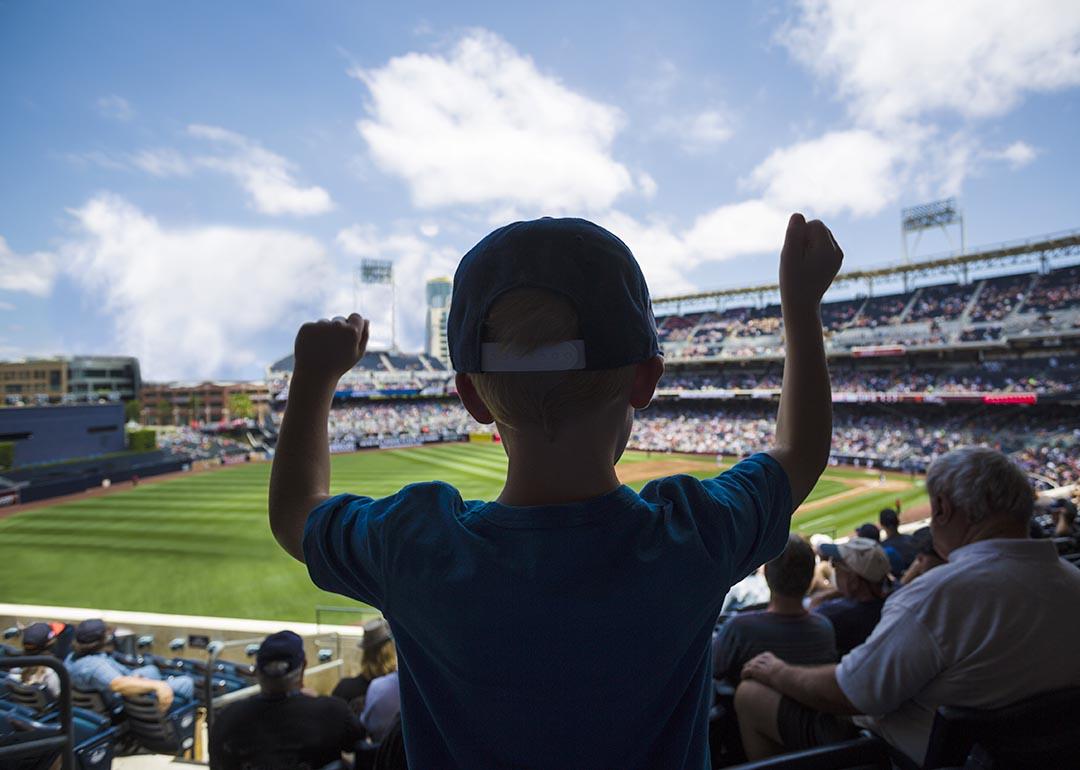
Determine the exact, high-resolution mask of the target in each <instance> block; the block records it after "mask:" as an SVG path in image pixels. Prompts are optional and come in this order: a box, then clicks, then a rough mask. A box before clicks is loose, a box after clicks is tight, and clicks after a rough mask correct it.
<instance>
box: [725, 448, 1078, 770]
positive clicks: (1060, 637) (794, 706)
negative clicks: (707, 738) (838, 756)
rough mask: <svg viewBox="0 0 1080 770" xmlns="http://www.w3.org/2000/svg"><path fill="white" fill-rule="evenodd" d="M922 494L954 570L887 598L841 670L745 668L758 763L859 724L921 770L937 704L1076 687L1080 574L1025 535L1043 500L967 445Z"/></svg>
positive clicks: (996, 702) (989, 705)
mask: <svg viewBox="0 0 1080 770" xmlns="http://www.w3.org/2000/svg"><path fill="white" fill-rule="evenodd" d="M926 491H927V494H928V496H929V497H930V530H931V533H932V536H933V543H934V548H935V549H936V552H937V553H938V554H940V556H941V557H943V558H944V559H945V560H946V563H945V564H942V565H941V566H939V567H935V568H934V569H932V570H930V571H928V572H926V573H924V574H923V575H922V576H921V577H919V578H918V579H917V580H915V581H913V582H911V583H909V584H908V585H907V586H905V587H904V588H903V589H902V590H900V591H894V592H893V593H891V594H890V595H889V599H888V601H887V602H886V603H885V609H884V610H883V612H882V614H881V621H880V622H879V623H878V625H877V627H876V628H875V629H874V632H873V633H872V634H871V635H870V638H869V639H867V640H866V641H865V642H864V643H863V644H861V645H859V646H858V647H856V648H855V649H854V650H852V651H851V652H849V653H848V654H847V655H845V656H844V657H843V658H842V659H841V660H840V663H839V664H837V665H835V666H832V665H827V666H793V665H789V664H787V663H784V662H783V661H781V660H779V659H778V658H777V657H776V656H775V655H771V654H769V653H763V654H762V655H759V656H758V657H756V658H754V659H753V660H751V661H750V662H749V663H747V664H746V666H745V667H744V668H743V674H742V675H743V682H742V684H741V685H740V686H739V689H738V690H737V691H736V693H735V708H736V711H737V712H738V715H739V729H740V732H741V734H742V738H743V746H744V747H745V748H746V753H747V755H748V756H749V757H750V758H751V759H760V758H762V757H765V756H768V755H771V754H776V753H779V752H781V751H784V750H792V749H803V748H810V747H812V746H820V745H824V744H826V743H832V742H835V741H837V740H842V739H844V738H851V737H855V736H856V735H857V734H858V729H859V728H860V727H861V728H868V729H870V730H872V731H873V732H875V733H876V734H877V735H879V736H881V737H882V738H884V739H885V740H886V741H887V742H888V743H889V744H891V745H892V746H893V747H895V748H896V749H899V750H900V751H901V752H903V753H904V754H906V755H907V757H908V758H909V759H910V760H911V761H912V762H913V763H914V764H915V765H918V766H920V767H921V766H922V765H923V763H924V762H925V759H926V750H927V747H928V744H929V740H930V735H931V732H932V730H933V727H934V714H935V712H936V710H937V708H938V707H939V706H959V707H967V708H978V709H989V710H996V709H1001V708H1003V707H1006V706H1010V705H1013V704H1017V703H1020V702H1022V701H1024V700H1026V699H1028V698H1030V697H1032V696H1035V695H1039V694H1043V693H1047V692H1051V691H1058V690H1067V689H1069V688H1075V687H1080V658H1078V657H1077V655H1076V639H1077V638H1078V637H1080V614H1078V613H1077V612H1076V608H1077V607H1080V571H1077V569H1076V568H1075V567H1074V566H1073V565H1071V564H1069V563H1067V562H1065V561H1064V560H1062V559H1061V558H1060V557H1059V556H1058V553H1057V548H1056V547H1055V545H1054V543H1052V542H1049V541H1046V540H1036V539H1031V538H1029V536H1028V527H1029V524H1030V520H1031V514H1032V508H1033V503H1034V495H1033V494H1032V489H1031V482H1030V481H1029V480H1028V478H1027V475H1026V474H1025V472H1024V471H1023V469H1021V468H1020V466H1019V465H1017V464H1016V463H1015V462H1014V461H1013V460H1012V459H1011V458H1010V457H1008V456H1006V455H1005V454H1003V453H1001V452H999V451H997V450H994V449H990V448H987V447H965V448H963V449H957V450H953V451H952V452H949V453H948V454H945V455H943V456H942V457H939V458H938V459H937V460H935V461H934V463H933V465H931V466H930V470H929V471H928V473H927V475H926ZM844 560H845V562H847V563H849V564H851V563H853V562H856V561H858V557H855V558H853V554H850V553H849V554H847V555H845V557H844ZM1033 586H1038V587H1043V588H1044V589H1045V588H1046V587H1048V586H1052V587H1053V589H1052V590H1032V587H1033ZM1015 738H1017V739H1018V740H1023V739H1025V738H1027V739H1029V740H1035V741H1037V740H1038V736H1036V737H1034V738H1033V737H1031V736H1027V735H1022V734H1018V735H1017V736H1015ZM1059 759H1060V762H1050V763H1048V765H1047V766H1048V767H1049V766H1053V767H1066V766H1068V767H1075V766H1076V762H1075V761H1073V760H1075V756H1073V755H1070V754H1068V752H1066V753H1065V754H1062V755H1060V756H1059ZM958 764H963V760H960V762H958ZM970 764H971V762H970V758H969V762H968V765H970ZM975 764H981V763H979V762H975ZM1005 764H1009V766H1012V765H1011V764H1010V763H1008V762H1006V763H1005Z"/></svg>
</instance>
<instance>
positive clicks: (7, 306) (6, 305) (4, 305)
mask: <svg viewBox="0 0 1080 770" xmlns="http://www.w3.org/2000/svg"><path fill="white" fill-rule="evenodd" d="M14 309H15V305H13V304H12V303H10V302H4V301H2V300H0V310H14Z"/></svg>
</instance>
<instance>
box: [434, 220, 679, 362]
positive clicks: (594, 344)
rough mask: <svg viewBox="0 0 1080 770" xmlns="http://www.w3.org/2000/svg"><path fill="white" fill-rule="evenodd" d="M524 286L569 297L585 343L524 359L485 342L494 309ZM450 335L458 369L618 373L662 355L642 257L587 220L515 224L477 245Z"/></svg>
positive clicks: (463, 268) (463, 269) (463, 276)
mask: <svg viewBox="0 0 1080 770" xmlns="http://www.w3.org/2000/svg"><path fill="white" fill-rule="evenodd" d="M522 288H535V289H546V290H548V291H552V292H555V293H557V294H560V295H562V296H563V297H565V298H566V299H567V300H568V301H569V302H570V303H571V304H572V305H573V306H574V309H575V310H576V311H577V314H578V324H579V326H580V329H581V339H580V340H569V341H566V342H562V343H558V344H555V345H550V346H546V347H545V348H541V349H540V350H539V351H535V352H533V353H527V354H523V355H512V354H509V353H508V352H507V351H505V350H503V349H502V348H501V347H500V346H497V345H493V344H492V343H485V342H484V338H483V337H484V321H485V319H486V318H487V315H488V312H489V311H490V310H491V306H492V304H494V302H495V301H496V300H497V299H498V298H499V297H500V296H502V295H503V294H505V293H506V292H508V291H511V290H513V289H522ZM446 332H447V342H448V343H449V347H450V360H451V362H452V363H453V366H454V369H455V370H456V371H459V372H495V371H501V372H522V371H566V370H570V369H614V368H616V367H620V366H627V365H629V364H636V363H641V362H642V361H646V360H648V359H650V358H652V357H653V356H655V355H658V354H659V353H660V343H659V341H658V340H657V336H656V319H655V318H654V317H653V312H652V304H651V302H650V300H649V288H648V286H646V284H645V277H644V276H643V275H642V274H641V268H640V267H639V266H638V263H637V260H635V259H634V255H633V254H631V253H630V249H628V248H627V247H626V244H624V243H623V242H622V241H621V240H619V239H618V238H616V237H615V236H614V235H612V234H611V233H609V232H608V231H607V230H605V229H604V228H602V227H600V226H599V225H595V224H593V223H592V222H588V221H586V220H584V219H552V218H550V217H545V218H543V219H536V220H533V221H530V222H514V223H513V224H509V225H506V226H505V227H500V228H499V229H498V230H496V231H495V232H493V233H491V234H490V235H488V236H487V237H485V238H484V239H483V240H482V241H480V243H478V244H476V246H474V247H473V248H472V249H471V250H470V251H469V253H468V254H466V255H465V256H464V257H463V258H462V260H461V263H460V264H459V265H458V269H457V272H456V273H455V274H454V289H453V295H452V297H451V300H450V315H449V318H448V319H447V328H446Z"/></svg>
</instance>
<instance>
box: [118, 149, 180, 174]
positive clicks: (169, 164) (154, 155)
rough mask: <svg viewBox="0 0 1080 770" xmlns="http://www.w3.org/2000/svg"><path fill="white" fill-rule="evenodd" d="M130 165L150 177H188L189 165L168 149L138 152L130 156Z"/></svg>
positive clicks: (178, 154) (176, 153) (175, 152)
mask: <svg viewBox="0 0 1080 770" xmlns="http://www.w3.org/2000/svg"><path fill="white" fill-rule="evenodd" d="M131 163H132V165H134V166H135V167H136V168H139V169H141V170H143V171H145V172H146V173H148V174H150V175H151V176H157V177H174V176H189V175H190V174H191V163H190V161H188V159H187V158H186V157H184V156H183V155H182V154H180V153H179V152H177V151H176V150H173V149H170V148H168V147H164V148H159V149H155V150H139V151H138V152H136V153H133V154H132V155H131Z"/></svg>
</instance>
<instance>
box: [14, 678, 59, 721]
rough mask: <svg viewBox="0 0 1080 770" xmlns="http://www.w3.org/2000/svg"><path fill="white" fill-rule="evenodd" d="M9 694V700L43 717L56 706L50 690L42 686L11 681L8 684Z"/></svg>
mask: <svg viewBox="0 0 1080 770" xmlns="http://www.w3.org/2000/svg"><path fill="white" fill-rule="evenodd" d="M7 685H8V694H7V699H8V700H10V701H11V702H12V703H17V704H19V705H20V706H26V707H27V708H29V709H33V711H34V713H35V714H37V715H39V716H41V715H44V714H45V713H46V712H48V711H50V710H51V709H52V708H53V706H54V705H55V704H54V701H53V699H52V698H51V697H49V692H48V690H46V689H45V686H44V685H41V684H23V683H22V682H17V681H15V680H11V681H9V682H8V683H7Z"/></svg>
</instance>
